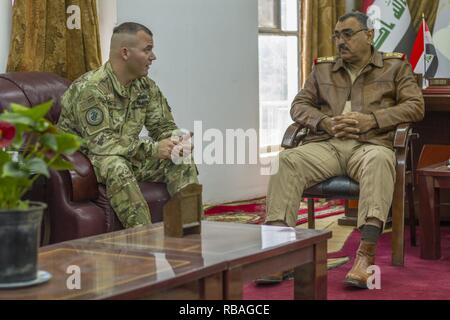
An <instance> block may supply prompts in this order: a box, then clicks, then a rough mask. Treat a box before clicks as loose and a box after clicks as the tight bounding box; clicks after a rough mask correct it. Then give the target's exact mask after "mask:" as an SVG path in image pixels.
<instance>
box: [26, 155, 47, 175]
mask: <svg viewBox="0 0 450 320" xmlns="http://www.w3.org/2000/svg"><path fill="white" fill-rule="evenodd" d="M25 167H26V168H27V170H28V171H29V172H30V173H31V174H42V175H44V176H46V177H47V178H48V177H49V176H50V174H49V172H48V169H47V164H46V163H45V161H44V160H42V159H40V158H32V159H30V160H27V161H25Z"/></svg>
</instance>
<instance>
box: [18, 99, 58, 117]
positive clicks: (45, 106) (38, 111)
mask: <svg viewBox="0 0 450 320" xmlns="http://www.w3.org/2000/svg"><path fill="white" fill-rule="evenodd" d="M52 105H53V101H51V100H50V101H47V102H44V103H42V104H39V105H37V106H34V107H32V108H27V107H24V106H22V105H20V104H16V103H12V104H11V110H12V111H13V112H15V113H17V114H20V115H23V116H26V117H29V118H30V119H32V120H33V121H38V120H40V119H43V118H44V117H45V115H46V114H47V113H48V112H49V111H50V109H51V107H52Z"/></svg>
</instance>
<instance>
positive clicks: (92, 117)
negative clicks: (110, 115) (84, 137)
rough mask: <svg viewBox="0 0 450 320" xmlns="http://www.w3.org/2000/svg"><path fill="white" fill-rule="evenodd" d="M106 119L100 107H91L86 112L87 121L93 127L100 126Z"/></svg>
mask: <svg viewBox="0 0 450 320" xmlns="http://www.w3.org/2000/svg"><path fill="white" fill-rule="evenodd" d="M104 119H105V115H104V114H103V111H102V110H101V109H100V108H98V107H91V108H89V109H88V110H87V111H86V121H87V123H88V124H89V125H91V126H98V125H100V124H101V123H102V122H103V120H104Z"/></svg>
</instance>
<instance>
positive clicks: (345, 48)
mask: <svg viewBox="0 0 450 320" xmlns="http://www.w3.org/2000/svg"><path fill="white" fill-rule="evenodd" d="M338 49H339V51H341V50H347V51H350V49H349V48H348V47H347V46H346V45H345V44H340V45H339V47H338Z"/></svg>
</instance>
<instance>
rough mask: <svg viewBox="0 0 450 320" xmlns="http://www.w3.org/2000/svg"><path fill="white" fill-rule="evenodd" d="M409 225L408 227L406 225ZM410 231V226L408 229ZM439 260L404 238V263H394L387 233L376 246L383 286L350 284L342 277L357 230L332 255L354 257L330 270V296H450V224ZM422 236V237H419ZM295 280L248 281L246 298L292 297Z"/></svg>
mask: <svg viewBox="0 0 450 320" xmlns="http://www.w3.org/2000/svg"><path fill="white" fill-rule="evenodd" d="M407 229H408V228H407ZM407 232H409V229H408V231H407ZM441 238H442V240H441V241H442V242H441V250H442V258H441V259H440V260H422V259H420V248H419V247H411V246H410V245H409V233H408V234H407V239H405V241H406V244H407V247H406V259H405V266H404V267H393V266H391V237H390V233H387V234H384V235H383V236H382V237H381V239H380V243H379V246H378V249H377V260H376V263H377V265H378V266H379V267H380V268H381V290H361V289H357V288H354V289H353V288H347V287H345V286H344V285H343V284H342V281H343V279H344V277H345V275H346V274H347V272H348V271H349V270H350V268H351V266H352V264H353V259H354V255H355V252H356V249H357V248H358V245H359V239H360V233H359V232H358V231H355V232H353V233H352V235H351V236H350V237H349V239H348V240H347V242H346V244H345V246H344V248H343V249H342V251H341V252H339V253H334V254H332V255H330V258H336V257H342V256H350V257H352V260H351V261H350V262H349V263H347V264H345V265H343V266H342V267H340V268H337V269H333V270H330V271H328V299H330V300H450V228H448V227H445V228H441ZM419 240H420V239H419ZM292 298H293V294H292V281H284V282H283V283H282V284H279V285H275V286H271V287H257V286H255V285H254V284H253V283H249V284H247V285H246V286H245V288H244V299H245V300H291V299H292Z"/></svg>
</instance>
